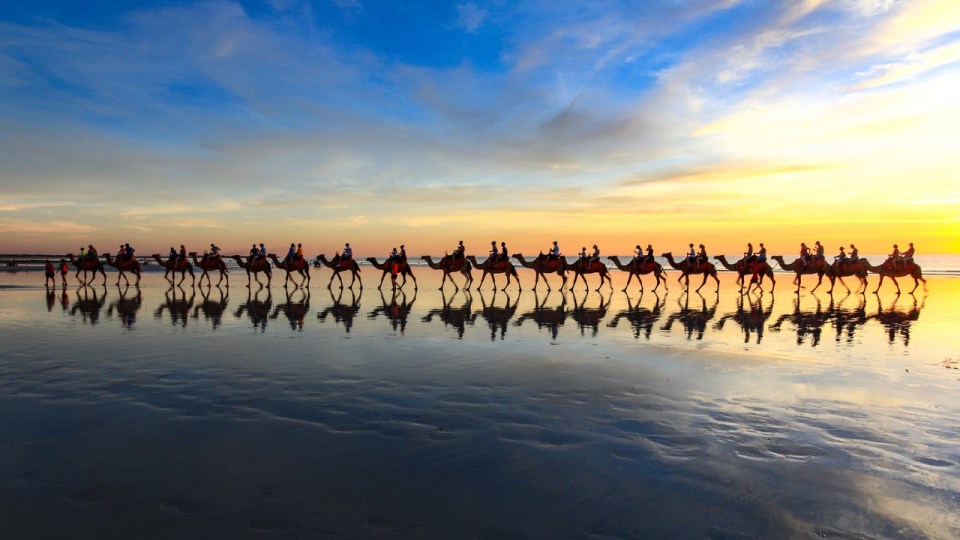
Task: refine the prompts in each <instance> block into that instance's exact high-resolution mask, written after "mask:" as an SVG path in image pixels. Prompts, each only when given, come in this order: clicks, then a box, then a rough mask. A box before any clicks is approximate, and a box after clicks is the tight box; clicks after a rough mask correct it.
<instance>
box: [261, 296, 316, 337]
mask: <svg viewBox="0 0 960 540" xmlns="http://www.w3.org/2000/svg"><path fill="white" fill-rule="evenodd" d="M283 292H285V293H286V296H287V301H286V302H283V303H282V304H277V307H275V308H273V315H271V316H270V318H271V319H274V320H276V319H277V318H278V317H279V316H280V313H281V312H283V316H284V317H286V318H287V322H288V323H290V329H291V330H297V331H303V322H304V319H306V317H307V313H310V289H309V288H307V287H299V286H297V287H295V288H294V289H293V292H291V291H290V290H287V289H286V288H284V289H283ZM293 295H298V297H297V298H294V297H293Z"/></svg>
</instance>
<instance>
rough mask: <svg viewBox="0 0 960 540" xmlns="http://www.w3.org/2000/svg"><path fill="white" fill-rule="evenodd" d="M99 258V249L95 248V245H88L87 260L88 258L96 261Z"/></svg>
mask: <svg viewBox="0 0 960 540" xmlns="http://www.w3.org/2000/svg"><path fill="white" fill-rule="evenodd" d="M97 257H98V255H97V248H95V247H93V244H88V245H87V258H88V259H91V260H96V259H97Z"/></svg>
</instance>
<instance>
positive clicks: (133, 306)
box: [107, 285, 143, 330]
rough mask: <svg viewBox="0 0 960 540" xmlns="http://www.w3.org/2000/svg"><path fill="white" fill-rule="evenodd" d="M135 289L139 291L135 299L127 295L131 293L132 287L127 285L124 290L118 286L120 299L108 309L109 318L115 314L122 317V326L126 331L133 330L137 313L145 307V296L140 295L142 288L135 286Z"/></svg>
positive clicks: (134, 296)
mask: <svg viewBox="0 0 960 540" xmlns="http://www.w3.org/2000/svg"><path fill="white" fill-rule="evenodd" d="M134 289H135V290H136V291H137V292H136V294H134V295H133V297H128V296H127V295H128V294H129V292H130V286H129V285H127V286H126V287H124V288H123V289H121V288H120V286H119V285H117V293H118V294H119V296H120V297H119V298H118V299H117V300H114V301H113V302H111V303H110V307H108V308H107V316H108V317H109V316H113V313H114V312H116V313H117V315H119V316H120V325H121V326H123V327H124V328H126V329H128V330H129V329H131V328H133V324H134V323H135V322H137V312H138V311H140V307H141V306H142V305H143V295H142V294H141V293H140V286H139V285H135V286H134Z"/></svg>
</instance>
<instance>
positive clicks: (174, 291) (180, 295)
mask: <svg viewBox="0 0 960 540" xmlns="http://www.w3.org/2000/svg"><path fill="white" fill-rule="evenodd" d="M189 289H190V298H189V300H188V299H187V291H186V290H184V288H183V287H181V286H179V285H176V286H171V287H170V288H169V289H167V292H165V293H164V294H163V298H164V301H163V303H162V304H160V306H159V307H157V310H156V311H154V312H153V318H154V319H163V312H164V311H166V312H168V313H169V314H170V324H172V325H174V326H176V325H177V323H180V326H184V327H185V326H187V321H188V320H189V319H190V310H191V309H193V302H194V300H195V299H196V296H197V293H196V291H195V290H194V288H193V287H190V288H189Z"/></svg>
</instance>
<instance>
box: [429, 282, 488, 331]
mask: <svg viewBox="0 0 960 540" xmlns="http://www.w3.org/2000/svg"><path fill="white" fill-rule="evenodd" d="M440 291H441V292H440V295H441V296H442V297H443V307H442V308H439V309H437V308H434V309H431V310H430V311H428V312H427V314H426V315H424V316H423V318H422V319H420V320H421V321H423V322H425V323H426V322H430V321H432V320H433V317H434V316H437V317H440V321H441V322H442V323H443V326H444V327H446V326H452V327H454V328H455V329H456V330H457V339H463V334H464V332H465V331H466V327H467V325H468V324H469V325H471V326H472V325H473V323H474V321H476V320H477V314H476V313H474V312H473V309H472V308H471V306H472V304H473V297H472V296H471V295H470V291H469V290H464V291H463V293H464V297H465V298H466V300H465V301H464V303H463V304H462V305H461V306H460V307H452V306H451V305H450V304H451V303H452V302H453V299H454V298H456V297H457V293H456V292H454V293H453V296H451V297H450V301H447V296H446V295H445V294H443V289H441V290H440ZM457 292H459V291H457Z"/></svg>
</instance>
